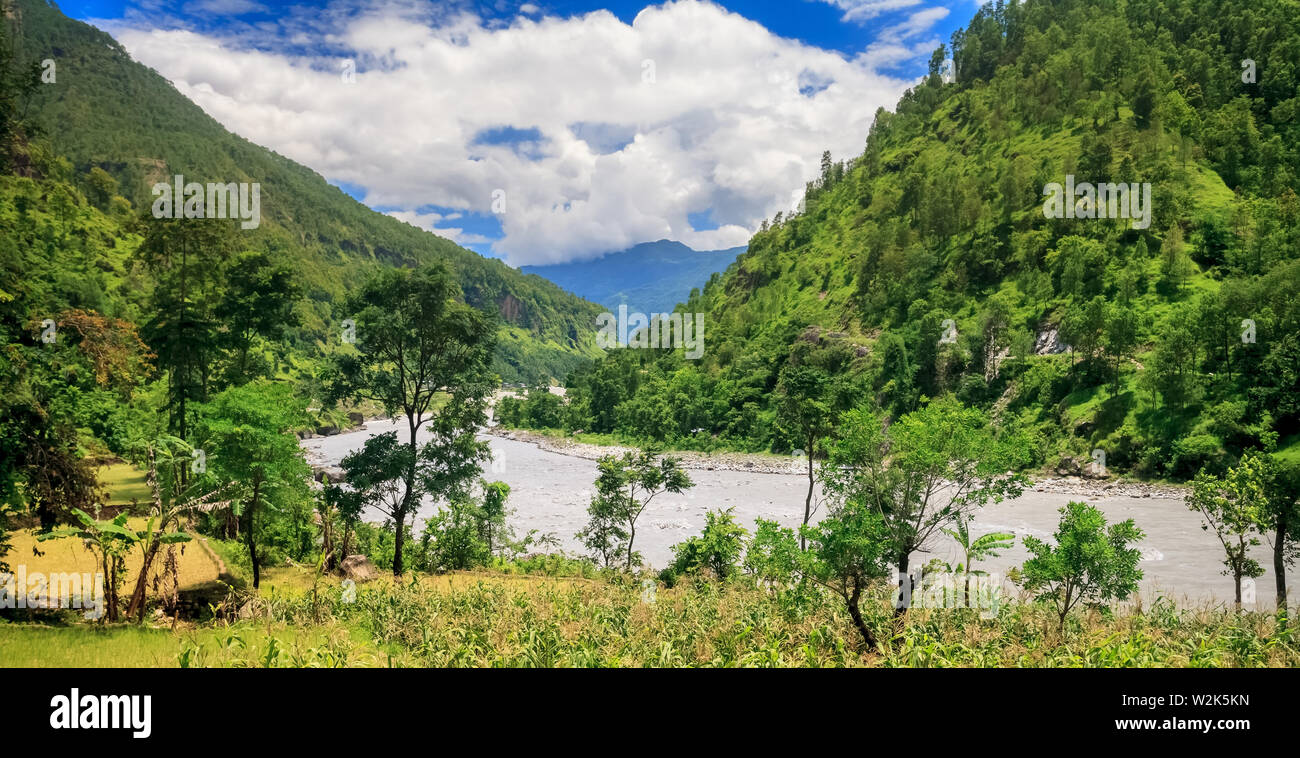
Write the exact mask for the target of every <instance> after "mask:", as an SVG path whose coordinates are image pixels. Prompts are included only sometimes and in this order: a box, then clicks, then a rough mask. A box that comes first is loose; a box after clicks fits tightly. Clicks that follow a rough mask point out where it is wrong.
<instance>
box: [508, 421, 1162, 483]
mask: <svg viewBox="0 0 1300 758" xmlns="http://www.w3.org/2000/svg"><path fill="white" fill-rule="evenodd" d="M484 433H485V434H489V435H492V436H494V437H500V438H502V439H509V440H515V441H518V442H527V443H531V444H534V445H536V446H537V447H538V448H540V449H541V450H545V451H547V452H552V453H558V454H560V455H571V456H574V457H577V458H585V459H587V460H596V459H598V458H600V457H601V456H604V455H611V454H613V455H619V454H622V453H623V452H627V451H631V450H635V449H636V448H634V447H627V446H621V445H594V444H591V443H588V442H580V441H578V440H575V439H573V438H571V437H552V436H548V435H545V434H539V433H537V432H533V431H529V430H527V429H502V428H499V427H494V428H488V429H485V430H484ZM672 455H673V456H674V457H676V458H680V459H681V462H682V467H683V468H687V469H696V470H704V471H741V472H748V473H755V474H803V473H805V472H806V471H807V465H808V463H807V460H806V459H804V458H803V457H798V458H795V457H792V456H784V455H772V454H770V453H732V452H718V453H700V452H695V451H689V450H683V451H676V450H675V451H672ZM1031 479H1032V480H1033V485H1032V486H1031V487H1030V489H1032V490H1033V491H1034V492H1050V493H1058V494H1066V495H1078V496H1080V497H1085V498H1104V497H1132V498H1161V499H1170V500H1181V499H1183V498H1185V497H1186V496H1187V491H1188V488H1187V487H1185V486H1180V485H1173V484H1152V483H1147V482H1135V481H1124V480H1120V479H1114V478H1104V477H1099V478H1092V477H1086V476H1073V475H1067V476H1053V475H1043V476H1031Z"/></svg>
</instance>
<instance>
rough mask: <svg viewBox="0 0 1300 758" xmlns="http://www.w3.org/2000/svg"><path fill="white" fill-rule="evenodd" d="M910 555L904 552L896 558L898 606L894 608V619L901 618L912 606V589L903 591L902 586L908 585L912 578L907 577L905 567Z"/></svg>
mask: <svg viewBox="0 0 1300 758" xmlns="http://www.w3.org/2000/svg"><path fill="white" fill-rule="evenodd" d="M910 558H911V555H910V554H909V553H907V552H904V553H903V554H902V555H901V556H899V558H898V604H897V605H895V606H894V618H895V619H898V618H902V617H903V615H904V614H906V613H907V608H908V606H910V605H911V604H912V588H911V587H910V586H908V587H907V588H906V591H904V585H905V584H907V585H910V584H911V581H912V578H911V577H910V576H908V575H907V565H908V561H909V559H910Z"/></svg>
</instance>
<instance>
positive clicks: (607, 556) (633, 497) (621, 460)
mask: <svg viewBox="0 0 1300 758" xmlns="http://www.w3.org/2000/svg"><path fill="white" fill-rule="evenodd" d="M693 486H694V483H693V482H692V481H691V478H690V477H689V476H688V475H687V474H686V471H685V470H683V469H682V467H681V461H679V460H678V459H676V458H672V457H667V456H659V455H658V454H656V453H654V452H653V451H645V450H642V451H638V452H626V453H624V454H623V455H622V456H614V455H607V456H604V457H602V458H601V459H600V461H599V462H598V463H597V474H596V494H595V496H594V497H592V499H591V504H590V505H589V506H588V508H587V513H588V515H589V516H590V517H591V518H590V520H589V521H588V523H587V526H586V527H585V528H584V529H583V530H582V531H580V532H578V535H577V537H578V539H579V540H580V541H581V542H582V543H583V544H584V545H586V547H587V549H589V550H591V551H592V553H593V554H594V555H595V557H597V558H599V559H600V560H601V561H602V564H603V565H604V566H605V567H606V568H608V567H610V566H612V565H613V563H614V561H615V560H616V559H617V557H618V556H619V554H620V553H621V554H622V555H623V560H624V564H623V568H624V570H626V571H631V570H632V567H633V566H635V565H637V564H639V563H640V562H641V558H640V555H639V554H638V553H636V552H635V551H634V550H633V543H634V542H635V541H636V522H637V519H638V518H640V516H641V514H642V512H644V511H645V509H646V506H648V505H650V501H651V500H653V499H654V498H655V496H656V495H658V494H660V493H663V492H674V493H680V492H684V491H685V490H687V489H689V488H691V487H693Z"/></svg>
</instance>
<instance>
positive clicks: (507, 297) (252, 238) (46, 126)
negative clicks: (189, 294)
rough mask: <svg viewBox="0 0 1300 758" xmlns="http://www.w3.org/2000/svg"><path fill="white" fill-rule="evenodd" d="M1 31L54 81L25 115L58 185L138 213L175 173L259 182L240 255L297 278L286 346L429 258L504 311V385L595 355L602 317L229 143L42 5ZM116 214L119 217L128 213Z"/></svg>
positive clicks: (18, 7)
mask: <svg viewBox="0 0 1300 758" xmlns="http://www.w3.org/2000/svg"><path fill="white" fill-rule="evenodd" d="M8 21H9V23H10V24H11V26H12V28H13V29H14V31H15V32H16V34H15V40H14V46H15V53H16V57H17V58H18V59H19V60H21V61H33V60H35V61H41V60H45V59H52V60H53V61H55V63H56V66H57V68H56V69H55V70H56V73H57V76H56V81H55V82H54V83H47V84H43V85H42V86H41V87H40V88H39V89H38V90H37V93H36V96H35V97H34V98H32V100H31V102H30V103H29V104H28V114H27V115H28V117H29V118H30V120H31V121H32V122H33V124H34V125H36V126H39V127H41V128H42V129H43V131H44V135H45V136H46V138H47V139H48V140H49V144H50V146H51V147H52V148H53V151H54V153H55V154H57V155H58V156H63V157H66V158H67V159H68V160H70V161H71V166H70V168H69V171H68V172H67V177H66V178H67V179H68V180H69V181H70V182H71V183H73V184H75V185H76V186H77V187H78V188H79V189H80V190H81V191H82V192H83V194H86V195H93V194H95V193H97V192H100V193H102V192H109V193H110V195H117V194H120V195H121V196H123V197H124V198H125V199H126V200H127V201H129V203H130V204H131V208H133V209H134V212H135V213H139V212H140V210H141V209H144V210H148V208H149V203H151V202H152V195H151V193H150V190H151V187H152V185H153V183H154V182H158V181H166V182H170V181H171V177H172V176H173V175H175V174H181V175H183V176H185V177H186V181H199V182H203V183H206V182H222V183H225V182H258V183H260V185H261V217H262V223H261V225H260V226H259V227H258V228H257V229H255V230H249V231H246V232H243V233H242V234H241V235H240V237H239V240H238V244H239V245H241V246H243V247H245V248H246V249H256V250H261V251H265V252H267V253H270V254H272V255H273V256H274V257H275V259H276V260H277V261H283V262H286V263H288V264H289V265H290V267H291V268H292V269H293V271H294V273H295V274H296V275H297V276H298V277H299V279H300V280H301V283H302V285H303V287H304V291H305V295H306V297H305V298H304V299H303V300H302V302H301V305H300V309H301V315H302V326H301V327H300V329H295V330H294V331H293V332H292V333H291V334H290V335H289V337H290V340H291V341H292V342H293V343H294V344H295V345H298V346H300V347H302V346H310V345H311V344H312V343H313V342H317V341H322V340H326V339H328V338H329V337H330V336H332V335H333V332H334V330H335V329H336V327H337V325H338V323H339V322H340V321H341V320H342V319H344V318H346V314H338V313H335V312H334V311H335V304H336V303H339V302H341V298H342V296H343V295H344V293H345V291H346V290H347V289H348V288H349V287H351V286H354V285H355V284H356V283H358V282H360V281H362V280H364V279H365V276H366V275H367V274H368V272H369V270H370V269H371V268H373V267H375V266H378V265H396V266H411V265H415V264H416V263H418V262H427V261H431V260H440V261H443V262H445V263H446V264H447V265H448V266H449V267H450V268H451V269H452V271H453V273H454V275H455V278H456V279H457V281H458V282H459V283H460V285H461V288H462V289H463V291H464V294H465V298H466V300H467V301H468V302H469V303H470V304H472V305H475V306H484V305H490V306H491V307H493V308H494V309H495V310H497V311H498V312H499V313H500V314H501V316H502V318H503V321H504V328H503V329H502V332H501V335H500V340H499V346H498V353H497V369H498V371H499V372H500V373H501V374H502V376H503V378H505V379H506V380H508V381H517V380H539V379H542V378H544V377H547V376H557V377H558V376H563V375H564V374H565V373H567V372H568V371H569V370H571V369H572V368H573V367H574V366H576V365H579V364H580V363H582V362H583V361H585V360H587V359H589V358H590V357H592V356H593V355H596V354H598V353H597V351H596V349H595V342H594V338H593V336H592V329H593V324H594V319H595V314H596V312H598V310H599V309H597V308H595V307H594V306H593V305H592V304H590V303H587V302H585V301H583V300H581V299H580V298H577V297H574V296H573V295H571V294H569V293H566V292H564V291H562V290H560V289H559V288H558V287H555V286H553V285H551V284H550V283H549V282H546V281H544V280H542V279H540V278H537V277H530V276H527V275H524V274H521V273H520V272H518V271H516V270H514V269H512V268H510V267H509V266H507V265H505V264H504V263H502V262H501V261H498V260H491V259H487V258H483V257H482V256H479V255H477V254H476V253H473V252H471V251H469V250H465V249H464V248H461V247H460V246H458V245H456V244H454V243H452V242H451V241H449V240H446V239H444V238H442V237H438V236H436V235H433V234H430V233H428V232H425V231H423V230H420V229H417V228H415V227H412V226H410V225H408V224H405V223H403V222H401V221H398V220H396V219H394V218H391V217H389V216H386V215H384V214H382V213H377V212H375V211H372V210H370V209H369V208H366V207H365V206H363V205H361V204H360V203H358V202H356V201H355V200H353V199H352V198H350V197H348V196H347V195H346V194H344V193H343V192H342V191H341V190H339V189H337V188H336V187H333V186H331V185H330V184H328V183H327V182H326V181H325V180H324V179H323V178H322V177H320V176H319V175H318V174H316V173H315V172H313V171H311V170H310V169H308V168H306V167H304V166H301V165H299V164H297V163H294V162H293V161H291V160H289V159H287V158H284V157H283V156H280V155H277V154H276V153H274V152H272V151H270V150H266V149H264V148H262V147H259V146H257V145H254V144H252V143H250V142H248V141H247V140H245V139H242V138H241V137H239V136H238V135H235V134H232V133H230V132H228V131H227V130H226V129H224V128H223V127H222V126H221V125H220V124H218V123H217V122H216V121H215V120H213V119H212V118H210V117H209V116H207V115H206V114H205V113H204V112H203V111H202V110H201V109H200V108H199V107H198V106H197V105H195V104H194V103H192V102H190V101H189V100H187V99H186V98H185V97H183V96H182V95H181V94H180V93H179V92H177V91H176V90H175V88H173V87H172V86H171V84H170V83H169V82H167V81H166V80H164V79H163V78H162V77H161V76H159V75H158V74H157V73H156V72H154V71H153V70H151V69H149V68H147V67H145V66H143V65H141V64H139V63H136V62H134V61H132V60H131V59H130V57H129V55H128V54H127V53H126V51H125V50H124V49H123V48H122V47H121V46H120V45H119V44H118V43H117V42H116V41H115V40H113V38H112V37H110V36H109V35H107V34H105V33H104V32H101V31H99V30H97V29H95V28H93V27H91V26H89V25H87V24H83V23H81V22H79V21H74V20H71V19H68V18H67V17H65V16H64V15H63V14H62V13H61V12H60V11H59V10H58V9H57V8H56V7H55V6H53V5H50V4H47V3H45V2H42V0H17V1H16V2H15V3H14V4H13V8H12V17H11V18H10V19H8ZM94 169H100V170H102V171H103V172H106V173H107V174H108V176H109V177H111V178H112V179H113V180H115V182H116V185H115V186H112V187H109V186H108V185H107V183H106V180H105V178H104V177H99V178H98V181H100V183H101V184H100V186H99V187H98V188H96V187H95V186H92V180H91V177H92V172H93V171H94ZM110 199H111V198H110ZM104 206H105V208H107V206H108V203H107V202H105V203H104ZM121 212H122V214H123V217H125V216H126V215H130V211H129V209H127V207H126V206H123V207H122V208H121ZM110 273H111V272H110ZM116 273H117V274H119V275H125V273H126V272H124V271H122V270H120V269H119V270H117V271H116ZM136 284H143V285H144V286H146V287H147V286H148V284H149V282H147V281H145V282H137V283H136ZM114 315H119V314H114ZM122 315H130V314H122Z"/></svg>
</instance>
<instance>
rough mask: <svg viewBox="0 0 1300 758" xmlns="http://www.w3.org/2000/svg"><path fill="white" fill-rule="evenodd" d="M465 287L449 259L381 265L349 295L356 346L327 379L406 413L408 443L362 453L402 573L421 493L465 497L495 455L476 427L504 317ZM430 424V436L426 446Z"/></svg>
mask: <svg viewBox="0 0 1300 758" xmlns="http://www.w3.org/2000/svg"><path fill="white" fill-rule="evenodd" d="M456 295H457V289H456V285H455V283H454V282H453V281H451V279H450V278H449V276H448V274H447V272H446V270H445V269H444V268H443V267H441V266H428V267H425V268H421V269H418V270H416V271H404V270H386V271H381V272H379V273H378V274H377V275H376V276H375V277H373V278H372V279H371V280H370V281H368V282H366V283H365V284H364V285H363V286H362V287H361V289H360V290H359V291H358V292H357V294H356V295H355V296H354V297H353V298H351V299H350V300H349V301H348V305H349V309H350V311H351V312H352V313H354V314H355V316H356V318H355V322H356V323H355V326H356V336H357V342H356V349H355V350H347V351H342V352H340V353H338V354H337V355H335V356H334V360H333V362H332V363H331V364H330V365H329V366H328V367H327V368H326V370H325V372H324V376H323V378H322V385H323V387H324V391H325V396H326V398H327V399H328V400H330V401H338V400H341V399H344V398H351V399H354V400H369V401H372V402H374V403H377V404H378V405H381V406H382V407H383V408H384V409H385V410H386V411H387V412H388V413H389V414H390V415H397V414H399V413H400V414H401V415H402V416H404V417H405V418H406V422H407V432H408V435H407V438H406V441H405V443H403V445H402V446H401V447H400V448H399V446H398V445H397V439H396V434H395V433H394V434H392V435H391V439H387V440H384V441H382V442H376V443H374V445H375V447H373V448H372V446H371V444H370V443H369V442H368V443H367V446H366V450H367V452H366V454H365V455H364V456H363V458H361V459H357V465H358V466H359V467H360V468H363V469H369V470H370V474H371V475H370V476H368V478H367V479H366V480H365V482H364V484H363V485H362V486H361V487H358V491H361V492H363V493H366V494H363V497H365V498H367V499H368V500H369V501H370V502H375V501H377V500H383V501H384V502H385V503H386V505H387V508H388V513H389V515H391V516H392V518H393V524H394V540H395V544H394V550H393V555H394V562H393V573H394V574H396V575H399V576H400V575H401V574H402V572H403V567H404V559H405V553H404V550H403V545H404V544H405V542H406V538H407V528H406V527H407V524H406V519H407V517H408V516H409V515H410V514H411V513H412V511H413V510H414V509H415V508H416V507H418V505H419V503H420V500H421V498H422V497H425V496H428V497H432V498H434V499H446V500H453V499H455V498H458V497H463V496H464V495H465V489H466V487H467V486H468V485H469V484H470V483H471V482H472V481H473V479H474V477H476V476H477V475H478V472H479V464H480V462H481V461H483V460H486V458H487V457H488V446H487V443H484V442H480V441H478V440H477V439H476V437H475V434H476V432H477V430H478V428H479V427H480V426H482V425H483V424H484V423H485V422H486V420H487V417H486V409H487V404H488V398H489V396H490V395H491V392H492V390H493V389H494V388H495V386H496V377H495V376H494V375H493V374H491V372H490V371H489V364H490V361H491V354H492V346H493V344H494V337H493V335H494V334H495V317H494V316H493V315H492V314H490V313H487V312H484V311H479V310H476V309H474V308H472V307H470V306H468V305H466V304H464V303H462V302H460V301H459V300H458V299H457V298H456ZM422 427H427V429H428V430H429V432H430V438H429V440H428V441H427V442H425V443H423V444H419V443H418V441H417V435H418V433H419V431H420V429H421V428H422ZM394 474H399V475H400V476H399V477H396V478H395V477H394V476H393V475H394ZM398 478H400V493H401V494H400V496H399V495H398V491H397V490H396V489H394V483H395V482H396V481H397V480H398Z"/></svg>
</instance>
